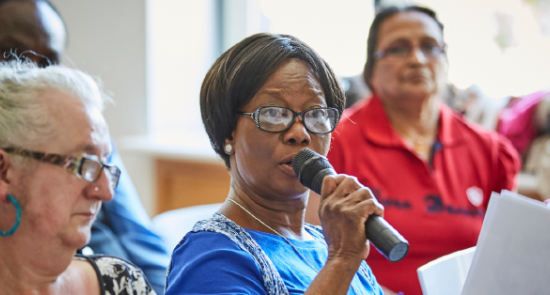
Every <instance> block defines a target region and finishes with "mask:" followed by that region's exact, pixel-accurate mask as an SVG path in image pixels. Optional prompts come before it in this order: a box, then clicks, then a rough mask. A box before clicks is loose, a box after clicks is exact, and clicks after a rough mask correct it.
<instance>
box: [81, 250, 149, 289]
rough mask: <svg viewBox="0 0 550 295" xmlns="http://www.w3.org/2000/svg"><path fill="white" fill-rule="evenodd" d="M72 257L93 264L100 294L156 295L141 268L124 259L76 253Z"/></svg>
mask: <svg viewBox="0 0 550 295" xmlns="http://www.w3.org/2000/svg"><path fill="white" fill-rule="evenodd" d="M74 259H77V260H83V261H88V262H89V263H90V264H91V265H92V266H93V268H94V270H95V272H96V274H97V278H98V280H99V286H100V288H101V293H100V294H101V295H115V294H116V295H156V293H155V291H153V289H152V288H151V286H150V285H149V282H147V279H146V278H145V276H144V275H143V272H142V271H141V269H139V268H137V267H136V266H134V265H133V264H131V263H130V262H128V261H126V260H124V259H121V258H118V257H113V256H104V255H90V256H84V255H77V256H75V257H74Z"/></svg>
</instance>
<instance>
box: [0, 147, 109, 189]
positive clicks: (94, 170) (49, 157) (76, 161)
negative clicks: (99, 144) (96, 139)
mask: <svg viewBox="0 0 550 295" xmlns="http://www.w3.org/2000/svg"><path fill="white" fill-rule="evenodd" d="M3 150H4V151H6V152H7V153H10V154H15V155H20V156H23V157H28V158H31V159H35V160H38V161H41V162H46V163H50V164H54V165H57V166H61V167H63V168H65V169H67V170H69V171H72V172H73V173H75V174H76V176H77V177H78V178H81V179H84V180H87V181H89V182H95V181H97V180H98V179H99V178H100V177H101V173H102V172H103V169H106V170H107V171H109V173H108V175H109V176H110V177H109V184H110V185H111V188H113V189H115V188H116V187H117V185H118V179H119V178H120V169H118V167H117V166H114V165H107V164H104V163H102V162H101V161H100V160H99V158H98V157H97V156H96V155H84V156H82V157H79V158H75V157H70V156H62V155H57V154H47V153H41V152H34V151H29V150H24V149H19V148H3Z"/></svg>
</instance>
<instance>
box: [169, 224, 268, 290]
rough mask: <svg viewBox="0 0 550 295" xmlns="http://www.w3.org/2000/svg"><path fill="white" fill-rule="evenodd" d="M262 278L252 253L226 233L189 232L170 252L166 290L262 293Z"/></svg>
mask: <svg viewBox="0 0 550 295" xmlns="http://www.w3.org/2000/svg"><path fill="white" fill-rule="evenodd" d="M214 273H215V274H216V275H215V276H213V275H212V274H214ZM262 282H263V279H262V273H261V271H260V268H259V266H258V265H257V264H256V262H255V260H254V259H253V257H252V256H251V255H250V254H249V253H248V252H246V251H244V250H243V249H241V248H240V247H239V246H238V245H237V244H236V243H235V242H234V241H233V240H231V239H230V238H229V237H228V236H226V235H225V234H223V233H219V232H212V231H201V232H190V233H188V234H187V235H186V236H185V237H184V238H183V240H182V241H181V242H180V244H178V246H176V248H175V249H174V252H173V253H172V259H171V261H170V266H169V268H168V276H167V279H166V284H167V285H166V294H180V293H179V292H183V293H189V294H194V293H197V294H198V293H200V292H203V294H216V293H232V294H233V293H236V294H264V292H263V291H262V290H263V284H262Z"/></svg>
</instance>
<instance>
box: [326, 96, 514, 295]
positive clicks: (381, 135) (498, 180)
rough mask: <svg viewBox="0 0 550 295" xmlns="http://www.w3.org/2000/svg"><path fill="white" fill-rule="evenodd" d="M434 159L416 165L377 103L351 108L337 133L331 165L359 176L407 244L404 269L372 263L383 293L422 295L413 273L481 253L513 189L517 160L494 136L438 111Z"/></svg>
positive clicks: (372, 259) (377, 258) (373, 257)
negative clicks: (498, 206) (495, 207)
mask: <svg viewBox="0 0 550 295" xmlns="http://www.w3.org/2000/svg"><path fill="white" fill-rule="evenodd" d="M439 109H440V120H439V130H438V135H437V137H438V138H437V140H436V142H435V144H434V146H433V151H434V152H433V156H432V158H431V159H430V160H429V161H428V162H426V161H424V160H422V159H421V158H419V157H418V156H417V154H416V153H415V152H414V151H413V150H411V149H410V148H409V147H408V146H407V145H406V144H405V142H404V140H403V139H402V138H401V136H400V135H399V134H398V133H397V132H396V131H395V130H394V129H393V127H392V126H391V124H390V122H389V120H388V118H387V116H386V113H385V110H384V108H383V106H382V103H381V102H380V99H379V98H378V97H376V96H373V97H372V98H371V99H369V100H366V101H364V102H362V103H359V104H356V105H354V106H353V107H352V108H351V109H349V110H348V111H347V112H346V114H347V115H346V114H344V116H343V118H342V120H341V121H340V123H339V125H338V128H337V129H336V130H335V131H334V132H333V138H332V144H331V149H330V151H329V153H328V159H329V161H330V163H331V164H332V165H333V166H334V169H335V170H336V171H337V172H338V173H344V174H349V175H353V176H356V177H357V178H358V180H359V182H361V183H362V184H364V185H365V186H368V187H369V188H371V190H372V191H373V193H374V195H375V196H376V198H377V199H378V200H379V202H380V203H381V204H383V205H384V207H385V213H384V214H385V215H384V217H385V219H386V220H387V221H388V222H389V223H390V224H391V225H393V226H394V227H395V229H396V230H397V231H399V232H400V233H401V234H402V235H403V236H404V237H405V238H406V239H407V240H408V241H409V244H410V248H409V253H408V254H407V256H406V257H405V258H404V259H403V260H402V261H400V262H397V263H391V262H389V261H388V260H387V259H386V258H384V257H383V256H382V255H381V254H380V253H378V251H376V250H374V249H373V251H371V252H370V255H369V257H368V259H367V262H368V264H369V265H370V267H371V268H372V270H373V272H374V275H375V276H376V279H377V280H378V282H379V283H380V284H381V285H384V286H387V287H388V288H390V289H392V290H393V291H396V292H399V291H402V292H404V294H405V295H416V294H418V295H421V294H422V291H421V289H420V283H419V281H418V276H417V273H416V269H417V268H418V267H420V266H422V265H424V264H426V263H428V262H429V261H432V260H434V259H436V258H438V257H441V256H443V255H446V254H449V253H452V252H455V251H458V250H462V249H466V248H468V247H472V246H475V245H476V242H477V238H478V234H479V232H480V230H481V225H482V222H483V216H484V214H485V210H486V208H487V204H488V202H489V197H490V195H491V192H500V191H501V190H503V189H507V190H512V189H515V186H516V183H515V176H516V174H517V173H518V172H519V170H520V160H519V157H518V155H517V152H516V151H515V149H514V148H513V147H512V146H511V145H510V143H509V142H508V141H507V140H506V139H504V138H503V137H501V136H500V135H498V134H497V133H495V132H491V131H487V130H484V129H482V128H481V127H479V126H476V125H474V124H473V123H469V122H466V121H465V120H464V119H463V118H462V116H461V115H460V114H457V113H455V112H454V111H452V110H451V109H449V108H448V107H447V106H445V105H443V104H441V105H440V108H439Z"/></svg>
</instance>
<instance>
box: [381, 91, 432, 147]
mask: <svg viewBox="0 0 550 295" xmlns="http://www.w3.org/2000/svg"><path fill="white" fill-rule="evenodd" d="M381 101H382V104H383V105H384V109H385V110H386V114H387V116H388V119H389V120H390V122H391V124H392V126H393V127H394V129H395V130H396V131H397V133H399V134H400V135H401V136H403V137H405V138H411V137H412V138H415V137H429V138H435V136H436V135H437V127H438V122H439V108H438V104H439V100H438V99H437V97H435V96H430V97H427V98H425V99H402V98H401V99H393V100H392V99H382V98H381Z"/></svg>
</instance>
